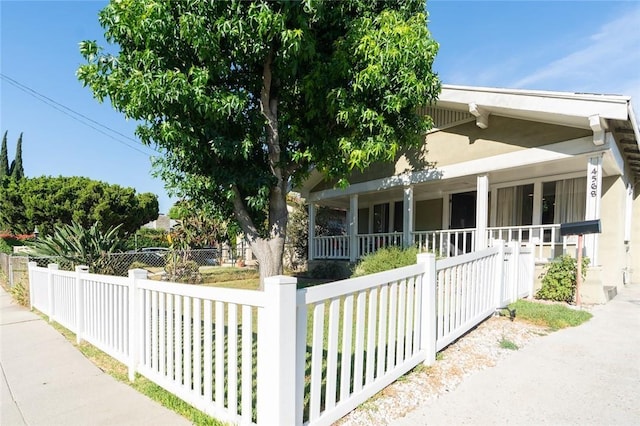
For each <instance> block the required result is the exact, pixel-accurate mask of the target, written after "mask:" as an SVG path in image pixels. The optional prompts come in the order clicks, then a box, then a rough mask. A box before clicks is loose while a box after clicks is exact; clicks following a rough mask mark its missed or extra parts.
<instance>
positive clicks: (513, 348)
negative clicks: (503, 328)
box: [498, 336, 520, 351]
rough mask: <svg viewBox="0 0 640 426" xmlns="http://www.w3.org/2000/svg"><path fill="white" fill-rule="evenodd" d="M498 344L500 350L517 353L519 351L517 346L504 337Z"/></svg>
mask: <svg viewBox="0 0 640 426" xmlns="http://www.w3.org/2000/svg"><path fill="white" fill-rule="evenodd" d="M498 343H499V345H500V347H501V348H502V349H509V350H510V351H517V350H518V349H520V348H518V345H516V344H515V343H513V342H512V341H511V340H509V339H506V338H505V337H504V336H502V339H500V341H499V342H498Z"/></svg>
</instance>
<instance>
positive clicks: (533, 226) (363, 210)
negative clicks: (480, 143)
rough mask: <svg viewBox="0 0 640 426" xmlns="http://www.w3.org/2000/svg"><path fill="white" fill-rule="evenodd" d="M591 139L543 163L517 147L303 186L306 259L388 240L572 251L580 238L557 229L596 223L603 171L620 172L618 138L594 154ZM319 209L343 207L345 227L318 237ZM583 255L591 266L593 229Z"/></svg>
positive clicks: (443, 250) (431, 247) (351, 252)
mask: <svg viewBox="0 0 640 426" xmlns="http://www.w3.org/2000/svg"><path fill="white" fill-rule="evenodd" d="M585 139H587V138H585ZM588 139H589V140H585V141H569V142H568V145H571V146H578V145H582V146H586V147H588V148H589V150H590V151H589V152H584V153H576V152H573V153H572V154H573V155H571V156H566V155H562V153H561V152H560V153H558V152H556V153H554V154H555V156H557V158H555V157H553V158H552V159H547V161H542V162H541V161H538V159H536V158H535V157H536V153H532V152H531V151H524V152H523V151H520V152H516V153H511V154H506V155H502V156H498V157H504V158H493V159H492V160H489V159H486V160H484V161H479V162H477V163H476V162H469V163H476V164H469V163H467V164H466V167H455V169H458V170H455V169H454V167H443V168H442V169H440V170H433V171H432V170H426V171H422V172H412V173H405V174H402V175H398V176H391V177H388V178H385V179H378V180H372V181H365V182H360V183H355V184H352V185H351V186H349V187H347V188H346V189H336V188H327V189H324V190H321V191H317V192H310V193H309V194H308V197H307V201H308V203H309V253H308V258H309V260H319V259H335V260H338V259H342V260H349V261H351V262H355V261H357V260H359V259H360V258H361V257H362V256H364V255H366V254H368V253H372V252H375V251H376V250H378V249H380V248H382V247H387V246H402V247H410V246H416V247H418V249H419V250H420V251H425V252H433V253H436V255H438V256H440V257H451V256H457V255H460V254H465V253H469V252H472V251H475V250H482V249H484V248H487V247H490V246H491V245H492V244H493V242H494V241H495V240H502V241H505V242H508V243H510V242H515V243H517V244H519V245H520V246H531V247H533V248H534V252H535V258H536V261H537V262H547V261H549V260H550V259H553V258H555V257H557V256H560V255H562V254H570V255H574V256H575V255H576V246H577V237H575V236H569V237H566V236H565V237H563V236H561V235H560V225H561V224H562V223H568V222H577V221H583V220H592V219H600V200H601V191H602V183H603V176H608V175H617V174H619V173H620V164H619V162H618V161H616V158H617V156H616V155H615V154H616V153H615V150H616V147H615V144H614V143H605V144H603V145H602V146H601V147H602V149H601V150H598V151H596V152H594V151H593V148H594V145H593V144H592V143H591V140H590V139H591V138H588ZM584 142H589V143H588V144H587V143H584ZM564 144H567V143H564ZM557 145H561V144H557ZM562 148H563V147H561V146H557V147H556V149H557V151H562ZM564 148H567V147H566V146H565V147H564ZM541 151H542V150H541ZM538 154H544V155H547V156H549V154H550V151H549V150H544V152H543V153H538ZM560 157H561V158H560ZM527 162H529V164H527ZM488 164H490V166H489V167H487V165H488ZM518 164H519V165H520V167H515V165H518ZM474 167H475V168H477V169H478V172H479V173H473V171H474V170H473V169H474ZM482 169H484V170H482ZM487 169H490V170H487ZM469 172H471V174H470V173H469ZM320 208H330V209H334V210H338V211H341V212H342V220H343V225H344V226H342V227H334V229H335V228H338V229H342V231H341V232H338V235H316V216H317V213H318V211H319V210H318V209H320ZM584 255H586V256H589V258H590V259H591V265H598V236H597V235H589V236H586V237H585V248H584Z"/></svg>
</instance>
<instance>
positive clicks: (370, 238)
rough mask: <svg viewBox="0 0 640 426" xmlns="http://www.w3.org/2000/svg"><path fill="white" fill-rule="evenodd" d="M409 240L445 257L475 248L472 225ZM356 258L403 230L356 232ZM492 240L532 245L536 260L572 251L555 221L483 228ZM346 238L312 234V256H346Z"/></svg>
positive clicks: (397, 239) (395, 239)
mask: <svg viewBox="0 0 640 426" xmlns="http://www.w3.org/2000/svg"><path fill="white" fill-rule="evenodd" d="M411 235H412V240H413V242H414V244H415V246H416V247H418V250H419V251H420V252H431V253H436V254H437V255H438V256H439V257H442V258H447V257H453V256H459V255H462V254H466V253H471V252H472V251H473V250H474V249H475V244H476V237H477V231H476V229H475V228H466V229H444V230H438V231H416V232H412V233H411ZM356 238H357V247H356V248H357V252H356V258H358V259H359V258H361V257H362V256H364V255H366V254H369V253H373V252H375V251H377V250H378V249H380V248H383V247H388V246H402V245H403V233H401V232H388V233H380V234H359V235H357V236H356ZM496 240H503V241H505V242H507V243H512V242H515V243H518V244H520V246H522V247H524V246H529V245H531V246H533V247H534V248H533V250H534V255H535V259H536V260H538V261H541V260H548V259H553V258H555V257H557V256H560V255H562V254H566V253H570V252H571V251H572V250H574V251H575V249H576V248H575V247H576V238H575V237H572V236H570V237H567V236H565V237H563V236H561V235H560V225H559V224H549V225H527V226H499V227H491V228H488V229H487V242H488V245H489V246H491V245H493V242H494V241H496ZM349 241H350V237H349V236H348V235H338V236H324V237H315V238H314V239H313V242H312V244H313V248H314V251H313V259H349V258H350V254H351V251H350V244H349Z"/></svg>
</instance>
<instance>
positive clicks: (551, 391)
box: [394, 285, 640, 426]
mask: <svg viewBox="0 0 640 426" xmlns="http://www.w3.org/2000/svg"><path fill="white" fill-rule="evenodd" d="M591 312H592V313H593V318H592V319H591V320H590V321H588V322H587V323H585V324H583V325H581V326H579V327H575V328H569V329H564V330H561V331H557V332H555V333H552V334H550V335H549V336H546V337H543V338H541V339H537V340H536V341H535V342H533V343H531V344H530V345H528V346H526V347H525V348H523V349H521V350H518V351H517V352H516V353H514V354H513V355H511V356H509V357H508V358H506V359H504V360H502V361H501V362H500V363H499V364H498V365H497V366H495V367H493V368H489V369H487V370H483V371H480V372H478V373H477V374H474V375H473V376H471V377H469V378H467V379H465V380H464V382H463V383H461V384H460V386H459V387H457V388H456V389H454V390H453V391H452V392H451V393H449V394H446V395H443V396H441V397H440V398H437V399H434V400H431V401H429V402H428V403H427V404H425V405H423V406H422V407H420V408H419V409H417V410H415V411H413V412H411V413H409V414H408V415H407V416H406V417H404V418H402V419H400V420H399V421H397V422H395V423H394V425H395V426H418V425H430V426H431V425H489V424H491V425H501V424H509V425H540V424H547V425H640V393H639V391H640V285H629V286H627V287H626V288H624V289H623V290H622V291H620V293H619V294H618V296H616V297H615V298H614V299H613V300H611V301H610V302H609V303H608V304H606V305H599V306H595V307H593V308H592V309H591Z"/></svg>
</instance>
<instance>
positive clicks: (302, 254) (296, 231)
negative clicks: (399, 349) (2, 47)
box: [287, 197, 309, 261]
mask: <svg viewBox="0 0 640 426" xmlns="http://www.w3.org/2000/svg"><path fill="white" fill-rule="evenodd" d="M289 205H290V206H292V207H293V209H292V211H291V213H290V215H289V224H288V227H287V242H288V243H289V244H291V246H293V250H294V251H295V254H296V256H297V258H298V259H301V260H303V261H304V260H306V259H307V257H308V254H309V213H308V211H307V205H306V204H305V203H304V202H303V201H302V200H300V199H299V198H296V199H293V198H291V197H290V198H289Z"/></svg>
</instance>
